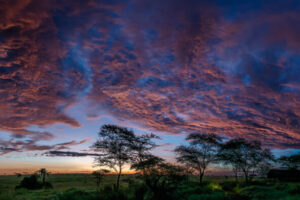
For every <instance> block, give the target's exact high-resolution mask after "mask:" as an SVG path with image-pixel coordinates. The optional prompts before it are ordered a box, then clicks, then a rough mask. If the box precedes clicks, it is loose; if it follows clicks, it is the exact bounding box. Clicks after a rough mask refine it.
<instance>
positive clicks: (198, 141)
mask: <svg viewBox="0 0 300 200" xmlns="http://www.w3.org/2000/svg"><path fill="white" fill-rule="evenodd" d="M186 140H187V141H188V142H189V145H180V146H178V147H177V148H176V149H175V153H176V154H177V157H176V159H177V161H178V162H180V163H184V164H185V165H186V166H188V167H189V168H192V169H193V170H195V171H196V172H197V173H198V174H199V181H200V183H202V179H203V176H204V173H205V170H206V169H207V166H208V165H209V164H210V163H212V162H214V161H215V160H216V156H217V153H218V148H219V145H220V142H221V138H220V137H219V136H217V135H215V134H204V133H192V134H190V135H188V136H187V138H186Z"/></svg>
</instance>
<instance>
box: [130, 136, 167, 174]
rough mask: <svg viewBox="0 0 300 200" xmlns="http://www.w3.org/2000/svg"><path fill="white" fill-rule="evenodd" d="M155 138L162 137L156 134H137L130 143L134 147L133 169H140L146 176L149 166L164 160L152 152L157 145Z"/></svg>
mask: <svg viewBox="0 0 300 200" xmlns="http://www.w3.org/2000/svg"><path fill="white" fill-rule="evenodd" d="M153 139H160V138H159V137H158V136H156V135H154V134H146V135H140V136H136V135H135V138H134V139H133V140H132V142H131V144H130V147H131V149H132V163H131V169H135V170H137V171H140V172H141V174H143V175H144V176H145V175H146V173H147V168H149V167H152V166H153V165H155V164H157V163H159V162H162V161H163V159H161V158H159V157H157V156H155V155H153V154H152V153H151V150H152V149H153V148H155V147H157V145H156V144H155V142H153Z"/></svg>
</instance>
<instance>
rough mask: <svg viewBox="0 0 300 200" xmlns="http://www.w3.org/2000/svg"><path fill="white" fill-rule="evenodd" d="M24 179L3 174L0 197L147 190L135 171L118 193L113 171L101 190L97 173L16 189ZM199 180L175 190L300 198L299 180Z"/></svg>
mask: <svg viewBox="0 0 300 200" xmlns="http://www.w3.org/2000/svg"><path fill="white" fill-rule="evenodd" d="M22 179H23V177H16V176H0V200H96V199H100V200H108V199H109V200H114V199H116V200H117V199H118V200H122V199H124V200H126V199H128V200H130V199H137V198H138V194H139V193H142V192H146V189H145V186H143V184H142V181H141V180H139V179H136V177H135V176H134V175H123V176H122V177H121V190H120V192H119V193H115V192H114V191H113V190H112V186H113V184H114V183H115V180H116V177H115V176H114V175H107V176H105V177H104V180H103V185H102V187H101V190H100V192H99V191H98V190H97V188H96V184H95V180H94V177H93V176H91V175H88V174H69V175H68V174H65V175H50V176H49V177H48V179H47V180H48V181H49V182H50V183H51V184H52V185H53V189H40V190H27V189H18V190H15V186H16V185H18V184H19V183H20V181H21V180H22ZM130 180H133V181H130ZM197 181H198V179H197V177H191V178H190V181H189V182H186V183H183V184H181V185H180V186H179V187H178V189H177V190H176V194H174V195H176V199H187V200H196V199H201V200H219V199H220V200H221V199H222V200H226V199H228V200H230V199H234V200H239V199H241V200H248V199H249V200H264V199H265V200H276V199H278V200H281V199H282V200H290V199H291V200H296V199H300V183H286V182H278V181H267V180H259V179H256V180H255V181H252V182H251V183H247V184H246V183H244V182H243V181H242V180H241V181H239V182H238V183H236V182H235V181H234V179H232V178H227V179H224V178H223V177H206V178H205V180H204V183H203V184H202V185H201V186H200V185H199V184H198V182H197ZM132 182H133V183H132ZM141 198H142V197H141ZM170 199H172V197H171V198H170ZM164 200H167V199H164Z"/></svg>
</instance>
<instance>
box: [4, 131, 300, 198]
mask: <svg viewBox="0 0 300 200" xmlns="http://www.w3.org/2000/svg"><path fill="white" fill-rule="evenodd" d="M157 139H159V138H158V137H157V136H155V135H153V134H145V135H137V134H135V133H134V132H133V131H132V130H130V129H127V128H124V127H119V126H115V125H104V126H102V127H101V129H100V132H99V139H98V140H97V141H96V142H95V143H94V145H93V146H92V148H93V149H94V150H95V151H96V152H98V153H99V154H98V156H95V167H97V170H96V171H94V172H93V173H92V174H70V175H55V174H52V175H51V174H49V172H47V170H46V169H44V168H43V169H41V170H39V171H37V172H36V174H33V175H30V176H23V175H21V174H16V176H1V177H0V199H13V200H15V199H16V200H18V199H53V200H114V199H116V200H117V199H118V200H160V199H162V200H173V199H182V200H185V199H186V200H196V199H200V200H202V199H203V200H205V199H209V200H218V199H220V200H221V199H224V200H226V199H228V200H230V199H234V200H235V199H236V200H239V199H241V200H248V199H249V200H252V199H253V200H259V199H270V200H271V199H272V200H273V199H284V200H285V199H286V200H288V199H292V200H293V199H295V200H296V199H300V183H299V182H297V179H293V182H291V181H290V180H285V179H282V178H281V179H278V177H279V176H278V175H277V174H278V173H279V174H280V173H281V172H278V171H273V175H272V178H267V174H268V173H269V171H270V169H271V168H273V167H274V166H277V167H278V166H280V167H285V169H286V170H285V175H286V174H294V176H297V173H298V174H299V170H298V168H299V166H300V159H299V158H300V155H292V156H283V157H280V158H278V159H276V158H275V157H274V155H273V154H272V153H271V151H270V150H269V149H266V148H264V147H262V145H261V144H260V143H259V142H258V141H248V140H246V139H243V138H234V139H231V140H224V139H222V138H220V137H219V136H217V135H215V134H203V133H191V134H189V135H188V136H187V138H186V144H184V145H180V146H178V147H176V148H175V150H174V152H175V154H176V161H177V162H176V163H170V162H167V161H166V160H164V159H163V158H160V157H158V156H156V155H154V154H153V153H152V150H153V149H154V148H155V147H157V145H156V143H155V140H157ZM212 164H220V165H222V166H224V167H229V168H231V169H232V172H233V174H234V176H229V177H228V176H224V177H213V176H206V172H207V170H208V169H209V167H210V166H212ZM126 166H130V168H131V170H132V171H133V172H135V174H131V175H128V174H127V175H125V174H124V173H123V172H124V169H125V167H126ZM286 172H288V173H286ZM276 173H277V174H276ZM281 174H282V173H281ZM269 177H270V176H269Z"/></svg>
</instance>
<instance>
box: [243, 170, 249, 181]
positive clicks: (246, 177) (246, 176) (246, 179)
mask: <svg viewBox="0 0 300 200" xmlns="http://www.w3.org/2000/svg"><path fill="white" fill-rule="evenodd" d="M243 171H244V175H245V181H246V182H248V172H247V171H246V170H243Z"/></svg>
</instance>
